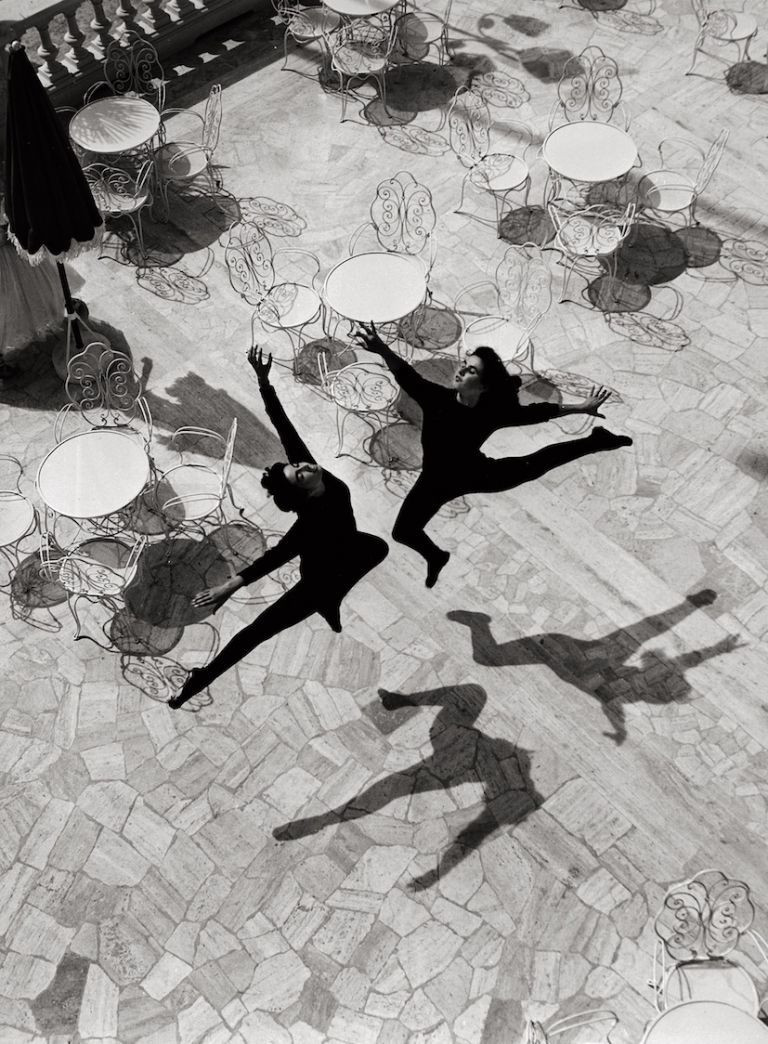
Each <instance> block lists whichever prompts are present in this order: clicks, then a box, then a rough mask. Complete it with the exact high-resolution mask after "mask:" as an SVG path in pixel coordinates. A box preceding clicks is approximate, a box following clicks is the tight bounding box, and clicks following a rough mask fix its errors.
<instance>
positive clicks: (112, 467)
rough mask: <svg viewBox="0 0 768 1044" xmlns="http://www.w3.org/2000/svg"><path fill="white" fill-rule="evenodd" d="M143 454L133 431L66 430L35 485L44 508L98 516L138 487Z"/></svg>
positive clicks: (145, 469)
mask: <svg viewBox="0 0 768 1044" xmlns="http://www.w3.org/2000/svg"><path fill="white" fill-rule="evenodd" d="M148 478H149V457H148V456H147V453H146V450H145V449H144V446H143V445H142V443H141V441H140V440H139V439H138V438H137V437H136V436H135V435H129V434H128V433H127V432H124V431H120V430H119V429H118V428H93V429H92V430H90V431H83V432H80V433H79V434H77V435H72V436H70V437H69V438H68V439H65V440H64V441H63V442H60V443H59V444H58V445H57V446H54V447H53V449H52V450H51V451H50V453H48V454H47V455H46V457H45V458H44V459H43V462H42V464H41V465H40V467H39V469H38V472H37V491H38V493H39V494H40V497H41V498H42V499H43V500H44V501H45V503H46V504H47V505H48V507H49V508H53V510H54V511H55V512H56V513H57V514H59V515H66V516H67V517H68V518H103V517H106V516H107V515H111V514H113V513H114V512H115V511H119V510H120V509H121V508H124V507H125V506H126V505H127V504H130V503H131V501H132V500H135V499H136V497H137V496H138V495H139V493H141V491H142V489H144V486H145V485H146V484H147V479H148Z"/></svg>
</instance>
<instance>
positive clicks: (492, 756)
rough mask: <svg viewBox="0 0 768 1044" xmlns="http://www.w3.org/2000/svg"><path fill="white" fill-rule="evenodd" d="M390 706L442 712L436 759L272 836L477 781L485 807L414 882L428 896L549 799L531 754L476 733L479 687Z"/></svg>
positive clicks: (394, 696) (388, 702) (434, 692)
mask: <svg viewBox="0 0 768 1044" xmlns="http://www.w3.org/2000/svg"><path fill="white" fill-rule="evenodd" d="M379 696H380V697H381V702H382V704H383V706H384V708H385V709H386V710H387V711H389V712H397V711H398V710H403V709H406V708H410V709H411V710H412V709H413V708H414V707H440V712H439V713H438V715H437V717H436V718H435V720H434V722H433V724H432V727H431V728H430V730H429V735H430V739H431V741H432V754H431V755H430V756H429V757H428V758H425V759H424V760H423V761H420V762H418V763H416V764H414V765H409V766H408V768H405V769H402V770H400V771H399V772H393V773H392V774H391V775H389V776H384V777H383V778H381V779H378V780H376V781H375V782H374V783H372V784H371V785H370V786H369V787H367V788H366V789H365V790H364V791H362V793H360V794H358V795H357V797H354V798H352V799H351V800H350V801H348V802H346V803H345V804H344V805H340V806H339V807H337V808H333V809H330V810H329V811H328V812H324V813H322V814H320V815H316V816H308V817H307V818H305V819H297V820H294V821H293V822H291V823H286V824H285V825H284V826H281V827H278V828H277V829H276V830H274V831H273V834H274V836H275V837H276V838H277V839H278V840H279V841H287V840H294V839H296V838H299V837H307V836H308V835H309V834H316V833H317V832H318V831H320V830H322V829H323V828H324V827H327V826H331V825H332V824H334V823H338V822H340V821H344V820H349V819H358V818H360V817H362V816H367V815H371V814H372V813H374V812H377V811H378V810H379V809H381V808H384V807H385V806H386V805H388V804H390V802H392V801H395V800H396V799H397V798H403V797H410V796H412V795H414V794H419V793H425V792H427V791H434V790H439V789H441V788H449V787H455V786H458V785H460V784H461V783H474V784H477V783H478V782H479V783H481V784H482V786H483V806H482V809H481V810H480V812H479V813H478V815H477V816H475V818H474V819H473V820H472V821H471V822H469V823H467V825H466V826H464V827H463V828H462V830H460V831H459V833H458V834H457V835H456V837H454V838H453V840H452V841H451V843H450V845H449V846H448V848H447V849H446V850H445V852H443V854H442V856H441V857H440V859H439V862H438V864H437V866H436V867H435V868H434V869H433V870H429V871H427V872H426V873H424V874H421V875H419V876H418V877H416V878H414V879H413V880H412V881H411V882H410V884H409V886H408V887H409V888H410V889H411V890H412V891H423V890H424V889H425V888H429V887H430V885H432V884H434V883H435V882H436V881H437V880H438V879H439V878H440V877H444V876H445V875H446V874H447V873H449V872H450V871H451V870H452V869H453V868H454V867H455V866H458V864H459V863H460V862H461V861H462V860H463V859H465V858H466V856H467V855H468V854H469V853H470V852H471V851H474V850H476V849H478V848H479V847H480V845H482V844H483V842H484V841H485V840H486V839H487V838H489V837H490V836H491V835H492V834H494V833H496V831H497V830H500V829H501V828H502V827H505V826H511V825H512V824H513V823H519V822H521V821H522V820H524V819H525V818H526V817H527V816H528V815H530V813H531V812H533V811H534V810H535V809H536V808H537V807H538V806H539V805H540V804H541V803H542V801H543V798H542V796H541V795H540V794H539V793H538V792H537V790H536V788H535V786H534V785H533V783H532V781H531V778H530V759H529V757H528V751H526V750H523V749H522V748H521V747H517V746H515V745H514V744H512V743H510V742H508V741H507V740H505V739H499V738H494V737H492V736H487V735H486V734H485V733H484V732H481V731H480V730H479V729H477V728H475V727H474V723H475V722H476V721H477V719H478V717H479V715H480V712H481V711H482V709H483V707H484V706H485V703H486V699H487V696H486V693H485V690H484V689H482V688H481V687H480V686H479V685H457V686H454V687H445V688H440V689H430V690H427V691H425V692H415V693H411V694H410V695H407V696H406V695H402V694H400V693H395V692H387V691H386V690H385V689H380V690H379Z"/></svg>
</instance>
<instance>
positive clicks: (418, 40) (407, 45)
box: [395, 0, 453, 65]
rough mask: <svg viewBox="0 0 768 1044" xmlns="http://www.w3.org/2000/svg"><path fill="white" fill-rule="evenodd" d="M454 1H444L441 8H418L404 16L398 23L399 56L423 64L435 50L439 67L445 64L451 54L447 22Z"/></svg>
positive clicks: (402, 15) (396, 28) (396, 33)
mask: <svg viewBox="0 0 768 1044" xmlns="http://www.w3.org/2000/svg"><path fill="white" fill-rule="evenodd" d="M452 6H453V0H447V2H446V0H443V2H442V8H441V9H439V10H435V5H434V4H433V5H432V6H431V8H430V10H428V11H427V10H421V8H418V7H417V8H416V9H415V10H413V11H406V12H405V14H401V15H400V16H399V17H398V19H397V21H396V22H395V35H396V40H397V42H396V53H397V54H398V55H402V57H403V58H405V59H406V60H411V61H424V60H425V59H426V58H427V57H428V56H429V54H430V51H431V50H432V49H433V48H434V49H435V51H436V52H437V62H438V65H445V60H446V58H449V57H450V54H449V51H448V22H449V19H450V17H451V7H452Z"/></svg>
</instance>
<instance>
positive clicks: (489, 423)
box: [355, 323, 632, 587]
mask: <svg viewBox="0 0 768 1044" xmlns="http://www.w3.org/2000/svg"><path fill="white" fill-rule="evenodd" d="M355 339H356V340H357V343H358V344H359V346H360V347H361V348H364V349H366V351H369V352H373V353H374V354H375V355H378V356H380V357H381V358H382V359H383V360H384V362H385V363H386V365H387V366H388V367H389V369H390V370H391V371H392V374H393V375H394V377H395V380H396V381H397V383H398V384H399V385H400V387H401V388H402V389H403V391H405V392H406V393H407V394H408V395H410V396H411V397H412V398H413V399H415V400H416V402H417V403H418V404H419V406H420V407H421V409H422V412H423V415H424V418H423V421H422V429H421V446H422V458H423V463H422V467H421V474H420V475H419V477H418V479H417V480H416V483H415V485H414V486H413V488H412V489H411V490H410V492H409V493H408V495H407V496H406V498H405V500H404V501H403V505H402V507H401V508H400V512H399V514H398V516H397V519H396V520H395V525H394V528H393V530H392V536H393V537H394V538H395V540H397V541H398V543H400V544H405V545H406V547H411V548H413V550H414V551H417V552H418V553H419V554H420V555H421V556H422V558H424V559H425V560H426V563H427V577H426V585H427V587H434V585H435V583H436V582H437V578H438V576H439V575H440V572H441V570H442V569H443V567H444V566H445V565H446V564H447V562H448V559H449V558H450V554H449V552H448V551H445V550H444V549H443V548H441V547H438V545H437V544H436V543H435V542H434V541H433V540H432V539H431V538H430V537H428V536H427V534H426V533H425V532H424V527H425V526H426V525H427V523H428V522H429V521H430V519H432V518H433V517H434V516H435V515H436V514H437V512H438V511H439V510H440V508H441V507H442V506H443V505H444V504H447V503H448V501H449V500H453V499H454V498H456V497H460V496H465V495H467V494H469V493H498V492H501V491H502V490H507V489H514V488H515V487H516V486H520V485H522V484H523V483H524V482H531V481H532V480H533V479H537V478H540V477H541V476H542V475H545V474H546V473H547V472H548V471H551V470H552V469H553V468H557V467H559V466H560V465H561V464H566V463H568V461H571V460H577V459H578V458H579V457H583V456H585V455H586V454H588V453H595V452H597V451H598V450H611V449H618V447H619V446H631V445H632V439H630V438H629V437H628V436H626V435H614V434H613V433H612V432H610V431H606V429H605V428H602V427H596V428H593V429H592V431H591V432H590V434H589V435H587V436H586V438H582V439H572V440H571V441H570V442H558V443H555V444H553V445H551V446H546V447H544V449H540V450H536V452H535V453H529V454H527V455H526V456H523V457H502V458H500V459H494V458H492V457H486V456H485V454H484V453H482V452H481V447H482V445H483V443H485V442H486V440H487V439H488V438H490V436H491V435H492V434H493V432H495V431H498V430H499V429H500V428H510V427H517V426H518V425H522V424H538V423H540V422H541V421H548V420H552V419H553V418H554V417H564V416H566V415H567V414H572V413H584V414H588V415H590V416H593V417H602V416H603V414H602V413H600V412H599V411H600V407H601V406H602V405H603V403H604V402H605V400H606V399H607V398H608V396H609V394H610V392H609V391H607V390H605V389H603V390H602V391H599V390H598V389H597V388H593V389H592V394H591V395H590V396H589V397H588V398H586V399H585V400H584V401H583V402H582V403H578V404H576V405H572V406H565V405H556V404H554V403H537V404H535V405H531V406H522V405H521V404H520V399H519V396H518V392H519V389H520V384H521V381H520V378H519V377H516V376H513V375H511V374H509V373H507V370H506V369H505V367H504V363H503V362H502V361H501V359H500V358H499V356H498V355H497V354H496V352H495V351H494V350H493V349H492V348H486V347H481V348H475V349H474V351H473V352H472V353H471V354H470V355H468V356H467V357H466V361H465V362H464V363H462V364H461V365H460V366H459V368H458V370H457V371H456V376H455V378H454V387H453V388H446V387H444V386H443V385H441V384H436V383H435V382H434V381H429V380H427V379H426V378H425V377H422V376H421V374H419V373H417V371H416V370H415V369H414V368H413V367H412V366H411V365H410V364H409V363H407V362H406V361H405V359H402V358H401V357H400V356H399V355H397V354H396V353H395V352H393V351H392V349H391V348H389V347H388V346H387V345H386V344H385V343H384V341H382V339H381V338H380V337H379V335H378V333H377V332H376V327H375V326H374V324H373V323H368V324H365V323H361V324H359V326H358V329H357V331H356V332H355Z"/></svg>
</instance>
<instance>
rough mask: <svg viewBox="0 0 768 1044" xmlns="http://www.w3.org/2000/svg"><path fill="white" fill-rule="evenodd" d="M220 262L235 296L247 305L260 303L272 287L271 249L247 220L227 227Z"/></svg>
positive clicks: (273, 274) (254, 225)
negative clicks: (224, 264)
mask: <svg viewBox="0 0 768 1044" xmlns="http://www.w3.org/2000/svg"><path fill="white" fill-rule="evenodd" d="M224 260H225V262H226V265H227V272H228V274H229V282H230V284H231V286H232V289H233V290H234V291H235V293H238V294H239V295H240V296H241V297H242V298H243V299H244V300H245V301H247V302H248V304H251V305H258V304H260V303H261V302H262V301H263V300H264V298H265V297H266V296H267V294H268V293H269V291H270V290H271V289H272V287H273V286H274V282H275V268H274V263H273V255H272V246H271V244H270V242H269V240H268V239H267V237H266V236H265V234H264V233H263V232H262V230H261V229H260V228H259V226H258V225H256V224H253V223H252V222H250V221H236V222H235V223H234V224H233V225H231V226H230V229H229V235H228V238H227V244H226V246H225V248H224Z"/></svg>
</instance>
